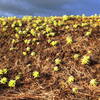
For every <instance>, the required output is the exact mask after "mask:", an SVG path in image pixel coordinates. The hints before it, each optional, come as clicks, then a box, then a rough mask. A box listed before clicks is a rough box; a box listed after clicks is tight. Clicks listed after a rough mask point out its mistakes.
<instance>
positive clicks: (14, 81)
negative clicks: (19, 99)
mask: <svg viewBox="0 0 100 100" xmlns="http://www.w3.org/2000/svg"><path fill="white" fill-rule="evenodd" d="M15 85H16V80H10V81H9V82H8V86H9V87H15Z"/></svg>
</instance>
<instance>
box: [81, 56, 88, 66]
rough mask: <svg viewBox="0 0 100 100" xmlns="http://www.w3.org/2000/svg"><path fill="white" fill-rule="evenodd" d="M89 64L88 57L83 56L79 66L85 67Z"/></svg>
mask: <svg viewBox="0 0 100 100" xmlns="http://www.w3.org/2000/svg"><path fill="white" fill-rule="evenodd" d="M89 62H90V56H86V55H85V56H83V58H82V59H81V64H83V65H85V64H89Z"/></svg>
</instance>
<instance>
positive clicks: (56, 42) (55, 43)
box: [50, 41, 58, 46]
mask: <svg viewBox="0 0 100 100" xmlns="http://www.w3.org/2000/svg"><path fill="white" fill-rule="evenodd" d="M50 44H51V45H52V46H56V45H57V44H58V41H52V42H51V43H50Z"/></svg>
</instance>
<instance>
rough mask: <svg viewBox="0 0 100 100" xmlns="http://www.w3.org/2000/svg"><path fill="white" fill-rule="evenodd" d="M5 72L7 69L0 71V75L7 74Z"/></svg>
mask: <svg viewBox="0 0 100 100" xmlns="http://www.w3.org/2000/svg"><path fill="white" fill-rule="evenodd" d="M7 72H8V69H7V68H4V69H0V75H3V74H7Z"/></svg>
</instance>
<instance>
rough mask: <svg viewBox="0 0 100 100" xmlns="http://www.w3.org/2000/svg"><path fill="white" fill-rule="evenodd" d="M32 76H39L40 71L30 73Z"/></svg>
mask: <svg viewBox="0 0 100 100" xmlns="http://www.w3.org/2000/svg"><path fill="white" fill-rule="evenodd" d="M32 76H33V77H34V78H38V77H39V76H40V73H39V72H38V71H34V72H33V73H32Z"/></svg>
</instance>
